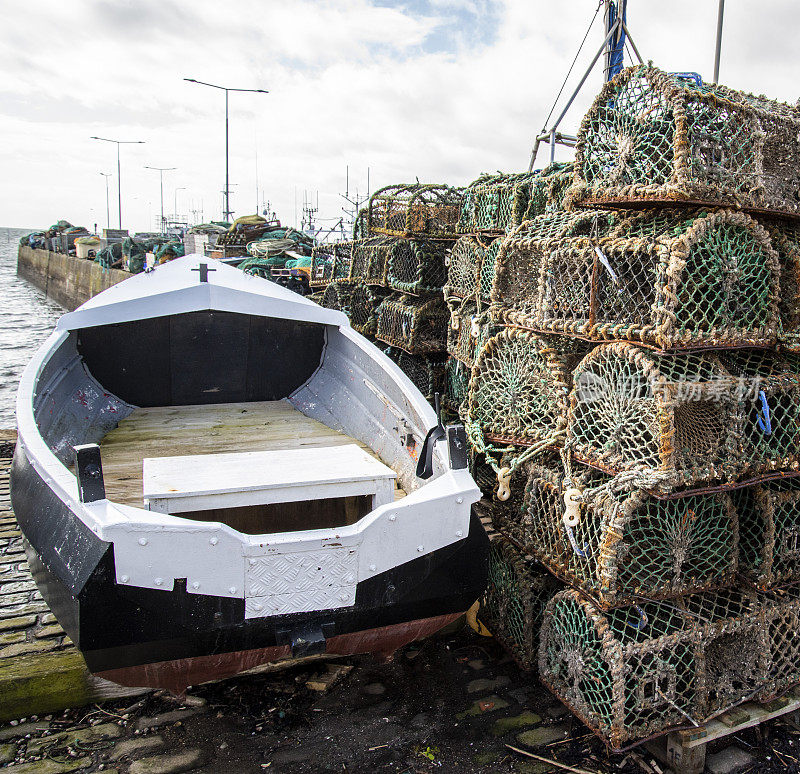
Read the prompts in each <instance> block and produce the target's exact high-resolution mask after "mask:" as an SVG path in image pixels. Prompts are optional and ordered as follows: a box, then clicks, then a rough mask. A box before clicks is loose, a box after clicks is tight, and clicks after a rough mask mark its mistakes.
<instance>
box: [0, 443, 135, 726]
mask: <svg viewBox="0 0 800 774" xmlns="http://www.w3.org/2000/svg"><path fill="white" fill-rule="evenodd" d="M10 468H11V460H10V459H9V458H0V722H2V721H5V720H13V719H16V718H20V717H28V716H30V715H41V714H45V713H49V712H57V711H59V710H62V709H66V708H67V707H79V706H81V705H84V704H90V703H92V702H97V701H103V700H105V699H112V698H120V697H124V696H137V695H139V694H141V693H143V692H145V691H144V690H143V689H141V688H125V687H122V686H119V685H116V684H115V683H111V682H109V681H108V680H103V679H101V678H99V677H95V676H94V675H92V674H90V673H89V671H88V670H87V669H86V664H85V663H84V660H83V658H82V657H81V654H80V653H79V652H78V651H77V649H76V648H75V646H74V645H73V644H72V642H71V640H70V639H69V637H67V636H66V634H65V633H64V630H63V629H62V628H61V627H60V626H59V625H58V623H57V621H56V619H55V617H54V616H53V614H52V613H51V612H50V611H49V610H48V608H47V605H46V604H45V602H44V600H43V599H42V596H41V594H40V593H39V591H38V590H37V589H36V584H35V583H34V582H33V578H32V577H31V573H30V570H29V568H28V563H27V561H26V559H25V553H24V551H23V548H22V534H21V533H20V531H19V527H18V526H17V522H16V519H15V517H14V513H13V512H12V510H11V499H10V497H9V484H8V474H9V470H10Z"/></svg>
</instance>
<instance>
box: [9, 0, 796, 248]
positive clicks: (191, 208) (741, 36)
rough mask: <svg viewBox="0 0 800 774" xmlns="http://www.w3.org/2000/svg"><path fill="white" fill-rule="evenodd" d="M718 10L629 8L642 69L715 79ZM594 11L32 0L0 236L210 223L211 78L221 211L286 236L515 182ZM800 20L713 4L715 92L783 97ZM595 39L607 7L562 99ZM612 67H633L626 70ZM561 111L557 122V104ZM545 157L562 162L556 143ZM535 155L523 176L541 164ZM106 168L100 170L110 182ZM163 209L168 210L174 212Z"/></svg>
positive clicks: (655, 0)
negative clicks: (419, 199) (488, 180)
mask: <svg viewBox="0 0 800 774" xmlns="http://www.w3.org/2000/svg"><path fill="white" fill-rule="evenodd" d="M717 6H718V0H669V1H668V2H665V1H664V0H629V8H628V26H629V28H630V31H631V34H632V36H633V39H634V41H635V43H636V46H637V48H638V50H639V52H640V54H641V56H642V57H643V59H644V60H645V61H647V60H652V61H653V63H654V64H656V65H657V66H659V67H661V68H662V69H665V70H670V71H696V72H699V73H700V74H701V76H702V77H703V78H704V79H706V80H711V79H712V76H713V61H714V40H715V34H716V22H717ZM597 8H598V2H597V0H561V2H553V0H405V1H402V0H226V2H219V0H191V2H190V1H189V0H136V1H133V0H113V1H112V0H69V2H64V0H28V2H24V3H18V2H7V3H5V4H4V10H3V22H4V23H3V25H2V27H1V28H0V72H2V75H3V78H2V80H1V81H0V137H2V142H0V224H3V225H7V226H20V227H31V228H44V227H47V226H48V225H50V224H51V223H53V222H55V221H56V220H58V219H62V218H63V219H66V220H69V221H70V222H72V223H75V224H81V225H86V226H88V227H89V228H92V226H93V225H94V224H95V223H97V224H98V225H99V227H100V228H102V227H104V226H105V225H106V179H107V180H108V181H109V189H110V200H111V206H110V210H111V225H112V227H116V224H117V217H118V214H117V184H118V181H117V168H116V167H117V164H116V146H115V145H113V144H111V143H106V142H100V141H97V140H92V139H90V138H91V136H93V135H98V136H101V137H107V138H113V139H121V140H142V141H144V143H143V144H135V145H123V146H121V169H122V174H121V176H122V180H121V189H122V219H123V227H126V228H129V229H130V230H131V231H132V232H133V231H142V230H150V229H153V228H155V227H156V224H157V221H158V217H159V214H160V190H159V173H158V172H155V171H152V170H149V169H146V167H147V166H155V167H175V168H176V169H175V170H174V171H170V172H165V173H164V209H165V211H166V213H167V214H172V213H173V212H176V213H177V214H178V215H180V216H182V217H183V218H184V219H189V220H191V221H192V222H198V221H199V220H200V219H201V218H202V219H203V220H205V221H208V220H211V219H218V218H219V217H220V216H221V211H222V193H221V191H222V189H223V188H224V180H225V134H224V126H225V124H224V116H225V112H224V92H222V91H218V90H216V89H210V88H207V87H204V86H198V85H195V84H192V83H187V82H186V81H184V80H183V79H184V78H194V79H196V80H201V81H208V82H211V83H216V84H220V85H223V86H230V87H237V88H251V89H266V90H268V91H269V93H268V94H250V93H231V94H230V111H229V112H230V130H229V131H230V180H231V207H232V209H233V210H234V211H235V214H236V215H237V216H238V215H244V214H250V213H253V212H254V211H255V210H256V207H259V208H260V207H262V206H263V202H264V201H268V202H269V203H270V208H271V209H273V210H275V211H276V212H277V215H278V217H279V218H280V219H281V220H282V221H283V222H284V223H286V224H289V225H294V224H295V223H297V222H299V219H300V217H301V210H302V205H303V201H304V199H306V198H308V199H309V200H310V201H311V202H312V203H313V206H315V207H316V206H317V201H318V203H319V210H318V212H317V213H316V219H317V225H321V226H325V227H330V226H333V225H334V224H335V223H336V221H337V220H338V218H340V217H341V216H342V215H343V213H342V208H343V206H345V202H344V199H343V198H342V194H343V193H344V192H345V185H346V170H347V168H348V167H349V191H350V195H351V197H353V196H354V195H355V194H356V192H357V193H358V194H359V195H360V196H362V197H363V196H364V195H365V194H366V193H367V174H368V170H369V188H370V190H372V191H374V190H375V189H376V188H378V187H380V186H384V185H388V184H391V183H398V182H409V181H414V180H415V179H419V180H420V181H421V182H432V183H448V184H450V185H457V186H460V185H465V184H467V183H468V182H470V181H471V180H473V179H474V178H475V177H477V176H478V175H479V174H480V173H482V172H494V171H498V170H500V171H503V172H518V171H522V170H524V169H527V166H528V160H529V155H530V149H531V146H532V144H533V139H534V137H535V135H536V134H537V133H538V132H539V130H541V129H542V128H543V125H544V123H545V120H546V118H547V115H548V112H549V111H550V108H551V106H552V104H553V101H554V99H555V97H556V95H557V93H558V90H559V88H560V86H561V84H562V81H563V80H564V77H565V75H566V73H567V70H568V68H569V66H570V63H571V62H572V60H573V58H574V57H575V54H576V52H577V50H578V46H579V44H580V42H581V39H582V38H583V36H584V34H585V33H586V32H587V28H588V27H589V23H590V20H591V19H592V17H593V15H594V13H595V11H596V10H597ZM799 36H800V6H798V5H797V4H796V3H795V2H792V0H760V2H752V0H728V2H727V3H726V7H725V26H724V32H723V42H722V57H721V67H720V81H721V82H723V83H726V84H727V85H729V86H732V87H734V88H740V89H744V90H746V91H751V92H755V93H757V94H760V93H763V94H766V95H768V96H770V97H774V98H778V99H781V100H784V101H787V102H791V103H794V102H795V101H796V100H797V98H798V96H800V94H799V93H798V92H800V85H798V84H800V58H798V56H797V40H798V37H799ZM602 38H603V31H602V9H601V10H600V13H598V14H597V18H596V21H595V23H594V25H593V27H591V28H590V30H589V34H588V39H587V42H586V45H585V46H584V48H583V51H582V53H581V56H580V57H579V58H578V61H577V64H576V65H575V69H574V71H573V74H572V77H571V79H570V80H569V82H568V84H567V87H566V90H565V95H564V96H562V98H561V102H560V104H562V105H563V102H564V99H565V96H566V95H568V94H569V93H570V92H571V90H572V88H573V87H574V85H576V84H577V81H578V79H579V78H580V76H581V75H582V74H583V70H584V69H585V67H586V66H587V65H588V62H589V61H590V60H591V58H592V56H593V55H594V53H595V52H596V50H597V49H598V48H599V46H600V44H601V42H602ZM626 61H629V60H627V59H626ZM602 77H603V76H602V72H601V69H600V68H599V67H598V68H597V69H596V70H595V71H594V72H593V73H592V74H591V75H590V76H589V78H588V80H587V82H586V85H585V87H584V89H583V91H582V92H581V94H580V95H579V97H578V99H577V100H576V102H575V104H574V106H573V107H572V109H571V110H570V112H569V113H568V114H567V116H566V118H565V119H564V121H563V123H562V125H561V127H560V128H561V129H562V130H563V131H565V132H568V133H574V132H576V131H577V128H578V126H579V124H580V119H581V116H582V114H583V113H584V112H585V110H586V109H587V108H588V106H589V105H590V104H591V101H592V100H593V98H594V96H595V95H596V93H597V91H598V90H599V88H600V86H601V85H602ZM557 112H560V111H559V110H557ZM557 158H560V159H567V158H570V152H569V151H567V150H563V151H562V150H560V151H559V154H558V156H557ZM545 161H546V159H545V152H544V151H542V153H541V155H540V157H539V159H538V162H539V163H537V166H541V165H543V163H545ZM101 173H111V175H112V176H111V177H109V178H104V177H103V176H102V174H101ZM176 205H177V209H176Z"/></svg>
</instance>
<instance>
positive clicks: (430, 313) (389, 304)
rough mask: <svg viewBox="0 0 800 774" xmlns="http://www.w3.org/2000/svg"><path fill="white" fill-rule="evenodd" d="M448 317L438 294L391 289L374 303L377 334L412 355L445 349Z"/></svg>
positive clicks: (441, 351)
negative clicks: (420, 293) (376, 306)
mask: <svg viewBox="0 0 800 774" xmlns="http://www.w3.org/2000/svg"><path fill="white" fill-rule="evenodd" d="M448 319H449V314H448V310H447V305H446V304H445V303H444V299H443V298H442V296H441V294H439V295H434V296H408V295H403V294H400V293H394V294H392V295H391V296H389V297H388V298H387V299H386V300H385V301H383V302H382V303H381V305H380V306H379V307H378V332H377V337H378V338H379V339H380V340H381V341H385V342H386V343H387V344H391V345H392V346H394V347H399V348H400V349H404V350H405V351H406V352H408V353H410V354H412V355H428V354H442V353H444V352H445V350H446V344H447V321H448Z"/></svg>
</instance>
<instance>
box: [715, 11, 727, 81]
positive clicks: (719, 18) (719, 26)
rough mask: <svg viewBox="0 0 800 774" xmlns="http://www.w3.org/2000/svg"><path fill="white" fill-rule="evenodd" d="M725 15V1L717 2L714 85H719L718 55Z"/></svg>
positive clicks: (720, 47)
mask: <svg viewBox="0 0 800 774" xmlns="http://www.w3.org/2000/svg"><path fill="white" fill-rule="evenodd" d="M724 15H725V0H719V13H718V15H717V48H716V51H715V53H714V83H719V53H720V50H721V49H722V17H723V16H724Z"/></svg>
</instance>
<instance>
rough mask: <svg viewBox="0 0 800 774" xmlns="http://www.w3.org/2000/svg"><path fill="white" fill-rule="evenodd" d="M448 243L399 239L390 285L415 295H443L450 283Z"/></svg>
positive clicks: (390, 263) (391, 262)
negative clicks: (442, 291) (448, 276)
mask: <svg viewBox="0 0 800 774" xmlns="http://www.w3.org/2000/svg"><path fill="white" fill-rule="evenodd" d="M448 246H449V243H448V242H445V241H431V240H425V241H420V240H416V239H397V240H395V245H394V247H393V249H392V251H391V253H390V255H389V260H388V267H387V272H386V284H387V285H388V286H389V287H390V288H392V289H393V290H400V291H402V292H403V293H413V294H415V295H420V294H426V293H432V292H436V291H440V290H441V289H442V285H444V283H445V281H446V279H447V268H446V267H445V254H446V252H447V247H448Z"/></svg>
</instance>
